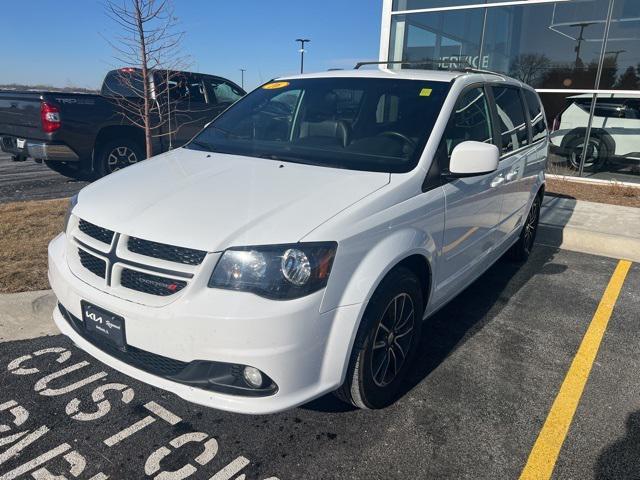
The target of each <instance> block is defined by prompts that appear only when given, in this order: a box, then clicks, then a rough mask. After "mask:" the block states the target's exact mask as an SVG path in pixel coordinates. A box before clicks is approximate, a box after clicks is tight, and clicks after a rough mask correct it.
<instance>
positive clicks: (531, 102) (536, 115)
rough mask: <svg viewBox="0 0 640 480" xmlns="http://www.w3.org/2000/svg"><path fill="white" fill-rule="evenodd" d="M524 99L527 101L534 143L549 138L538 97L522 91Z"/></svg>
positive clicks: (529, 91) (527, 91)
mask: <svg viewBox="0 0 640 480" xmlns="http://www.w3.org/2000/svg"><path fill="white" fill-rule="evenodd" d="M522 91H523V92H524V98H525V100H526V101H527V108H528V109H529V118H530V119H531V136H532V141H534V142H536V141H538V140H541V139H543V138H544V137H546V136H547V124H546V122H545V120H544V115H543V114H542V107H541V106H540V100H538V96H537V95H536V94H535V93H534V92H532V91H531V90H522Z"/></svg>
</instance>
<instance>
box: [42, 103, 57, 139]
mask: <svg viewBox="0 0 640 480" xmlns="http://www.w3.org/2000/svg"><path fill="white" fill-rule="evenodd" d="M40 121H41V122H42V131H43V132H45V133H51V132H55V131H56V130H58V129H59V128H60V109H59V108H58V107H56V106H55V105H51V104H50V103H47V102H42V103H40Z"/></svg>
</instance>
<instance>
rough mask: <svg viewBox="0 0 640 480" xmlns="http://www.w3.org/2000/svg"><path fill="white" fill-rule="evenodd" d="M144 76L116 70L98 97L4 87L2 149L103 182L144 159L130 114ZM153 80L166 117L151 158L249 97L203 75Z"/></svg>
mask: <svg viewBox="0 0 640 480" xmlns="http://www.w3.org/2000/svg"><path fill="white" fill-rule="evenodd" d="M139 76H140V75H139V70H136V69H133V68H122V69H119V70H112V71H110V72H109V73H107V75H106V77H105V79H104V82H103V84H102V89H101V92H100V94H87V93H66V92H55V91H13V90H1V91H0V148H1V149H2V150H3V151H5V152H7V153H9V154H11V155H12V156H13V157H14V159H15V160H20V159H24V158H26V157H31V158H33V159H35V160H36V161H38V162H40V161H44V162H45V163H46V164H47V166H49V168H51V169H53V170H55V171H57V172H59V173H61V174H63V175H66V176H68V177H74V178H97V177H101V176H104V175H108V174H109V173H111V172H113V171H115V170H118V169H120V168H123V167H125V166H127V165H129V164H131V163H135V162H137V161H139V160H142V159H144V158H145V156H146V155H145V148H144V145H145V142H144V131H143V130H142V129H141V128H140V127H139V126H136V125H135V124H134V121H135V120H132V118H133V117H132V116H131V111H130V110H131V105H133V104H135V102H142V99H141V98H139V94H137V92H139V91H140V90H141V88H139V87H140V81H139V80H137V78H139ZM136 82H137V83H136ZM163 82H164V83H163ZM150 83H151V92H152V96H153V101H154V103H155V106H157V111H159V112H160V111H163V112H165V118H164V119H163V121H158V122H157V125H158V126H157V128H156V129H155V130H154V132H153V133H154V139H153V152H154V154H158V153H161V152H164V151H166V150H169V149H171V148H175V147H179V146H181V145H183V144H185V143H186V142H187V141H189V140H190V139H191V138H192V137H193V136H194V135H195V134H196V133H197V132H198V131H199V130H200V129H201V128H202V127H204V125H205V124H206V123H208V122H209V121H210V120H212V119H213V118H215V117H216V116H218V115H219V114H220V113H221V112H222V111H223V110H225V109H226V108H227V107H228V106H229V105H231V104H232V103H233V102H235V101H236V100H238V99H239V98H240V97H242V96H243V95H245V92H244V90H242V88H240V87H239V86H238V85H236V84H235V83H233V82H231V81H229V80H227V79H224V78H221V77H216V76H213V75H204V74H200V73H192V72H165V71H162V72H154V73H153V78H152V80H151V82H150ZM161 85H163V86H164V88H161ZM137 87H138V88H137ZM156 91H157V92H160V91H162V92H166V94H162V95H158V96H157V97H156V96H155V95H154V94H153V92H156ZM165 97H166V98H165ZM138 123H139V122H138Z"/></svg>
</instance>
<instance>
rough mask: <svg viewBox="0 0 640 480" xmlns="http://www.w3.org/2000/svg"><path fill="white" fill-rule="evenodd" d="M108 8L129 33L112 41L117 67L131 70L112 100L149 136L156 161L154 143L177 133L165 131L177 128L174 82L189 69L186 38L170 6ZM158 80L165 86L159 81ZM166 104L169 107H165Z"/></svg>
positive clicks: (118, 2) (144, 2)
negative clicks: (184, 51) (183, 49)
mask: <svg viewBox="0 0 640 480" xmlns="http://www.w3.org/2000/svg"><path fill="white" fill-rule="evenodd" d="M105 7H106V10H107V15H108V16H109V17H110V18H111V19H112V20H113V21H114V22H115V23H116V24H117V25H118V26H119V27H120V28H121V29H122V32H123V33H122V34H121V35H119V36H117V37H115V38H114V39H113V40H109V39H108V40H107V41H108V42H109V44H110V45H111V46H112V47H113V49H114V50H115V54H114V57H115V59H116V61H118V62H119V63H121V64H124V65H127V66H129V67H128V68H123V69H121V70H120V72H121V75H120V76H119V78H118V80H119V83H120V87H122V88H119V87H118V88H111V92H110V95H111V96H112V98H114V100H115V101H116V102H117V103H118V105H119V106H120V109H119V110H120V111H121V112H122V114H123V115H124V117H125V118H126V119H127V120H128V121H129V122H131V123H132V124H133V125H135V126H138V127H140V128H141V129H143V130H144V137H145V150H146V155H147V157H150V156H152V155H153V142H152V139H153V137H157V136H162V135H171V134H172V133H173V132H172V129H171V128H168V129H167V128H163V127H165V125H167V124H168V125H170V122H171V114H172V111H171V101H170V100H169V99H170V95H169V93H170V92H169V89H170V88H174V89H175V88H176V85H177V83H178V81H177V80H175V79H174V78H173V77H174V76H175V75H176V71H178V70H180V69H181V68H185V66H186V63H187V59H186V57H184V56H182V55H181V54H180V45H181V43H182V39H183V37H184V32H183V31H179V30H178V28H177V27H178V25H177V19H176V17H175V16H174V11H173V5H172V4H171V3H170V0H105ZM154 75H155V78H156V79H158V78H162V81H154ZM172 85H173V87H172ZM123 92H126V94H125V93H123ZM163 98H164V99H166V101H164V102H161V101H159V99H163Z"/></svg>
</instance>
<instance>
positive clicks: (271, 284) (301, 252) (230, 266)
mask: <svg viewBox="0 0 640 480" xmlns="http://www.w3.org/2000/svg"><path fill="white" fill-rule="evenodd" d="M337 247H338V245H337V243H335V242H326V243H294V244H291V245H268V246H260V247H234V248H230V249H229V250H226V251H225V252H224V253H223V254H222V256H221V257H220V260H218V264H217V265H216V267H215V268H214V270H213V274H212V275H211V279H210V280H209V287H211V288H224V289H227V290H239V291H243V292H252V293H255V294H256V295H260V296H262V297H266V298H271V299H275V300H289V299H292V298H299V297H303V296H305V295H309V294H310V293H313V292H316V291H318V290H320V289H321V288H324V287H325V286H326V285H327V280H328V279H329V273H330V272H331V266H332V264H333V259H334V257H335V255H336V248H337Z"/></svg>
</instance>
